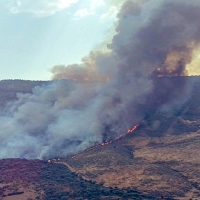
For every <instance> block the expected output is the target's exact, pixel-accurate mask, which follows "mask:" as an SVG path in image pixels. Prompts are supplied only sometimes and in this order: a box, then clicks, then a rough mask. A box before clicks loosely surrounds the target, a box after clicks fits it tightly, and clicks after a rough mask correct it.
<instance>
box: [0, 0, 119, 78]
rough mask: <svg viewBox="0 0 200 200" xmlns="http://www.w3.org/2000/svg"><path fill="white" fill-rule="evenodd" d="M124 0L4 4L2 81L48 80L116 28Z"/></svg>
mask: <svg viewBox="0 0 200 200" xmlns="http://www.w3.org/2000/svg"><path fill="white" fill-rule="evenodd" d="M121 2H122V0H115V1H114V0H42V1H41V0H9V1H8V0H0V33H1V35H0V80H3V79H25V80H49V79H50V78H51V72H50V71H51V69H52V67H53V66H55V65H68V64H73V63H79V62H81V58H82V57H84V56H86V55H87V54H88V53H89V52H90V51H91V50H92V49H95V48H98V47H99V46H100V45H101V43H102V42H103V41H105V40H106V39H108V38H109V36H110V35H111V34H112V32H113V30H114V24H115V23H116V20H117V18H116V15H117V11H118V9H119V8H120V3H121Z"/></svg>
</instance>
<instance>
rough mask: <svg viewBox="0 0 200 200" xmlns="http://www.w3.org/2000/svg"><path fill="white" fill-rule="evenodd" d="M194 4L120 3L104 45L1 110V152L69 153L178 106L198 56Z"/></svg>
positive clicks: (198, 15) (161, 0)
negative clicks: (115, 18) (173, 82)
mask: <svg viewBox="0 0 200 200" xmlns="http://www.w3.org/2000/svg"><path fill="white" fill-rule="evenodd" d="M199 10H200V2H199V1H197V0H190V1H188V0H176V1H174V0H168V1H165V0H148V1H136V0H128V1H124V4H123V5H122V7H121V9H120V10H119V13H118V15H117V17H118V21H117V23H116V28H115V30H116V32H115V34H114V36H113V38H112V40H111V41H110V42H108V44H107V50H102V51H92V52H90V53H89V55H88V56H86V57H84V58H83V59H82V63H81V64H74V65H70V66H55V67H54V68H53V69H52V73H53V79H54V81H53V82H52V84H49V85H45V86H41V87H36V88H34V89H33V92H32V93H31V94H17V98H18V100H17V101H14V102H11V103H9V104H8V105H7V106H5V108H3V109H2V110H1V112H0V137H1V141H0V152H1V153H0V158H5V157H21V158H40V159H42V158H49V157H65V156H69V155H74V154H76V153H78V152H81V151H84V150H85V149H87V148H90V147H92V146H94V145H96V144H102V143H103V144H104V145H106V142H107V141H113V140H115V138H117V137H121V136H120V134H121V133H123V132H124V130H127V129H129V128H130V127H131V126H133V125H134V124H138V123H139V122H140V121H141V120H142V119H143V118H144V117H146V116H147V115H148V114H149V113H150V112H151V111H152V110H157V111H161V112H162V111H163V110H164V111H165V110H170V109H171V110H173V109H174V108H176V109H179V108H180V107H181V105H182V104H183V103H184V102H185V101H186V100H187V98H188V96H189V94H190V86H189V85H188V83H187V81H186V79H184V78H183V79H180V77H183V76H187V75H188V72H189V71H190V66H192V65H193V64H194V62H193V61H194V60H196V57H198V53H196V52H198V49H199V46H200V37H199V33H200V21H199V19H200V12H199ZM169 77H172V78H173V77H176V78H177V77H178V78H177V80H178V81H175V84H171V82H170V79H168V78H169ZM58 79H59V80H58ZM60 79H67V80H65V81H64V80H60ZM69 79H70V80H69ZM161 80H162V81H161ZM30 113H31V114H30ZM134 130H135V129H134V128H133V129H132V130H129V131H128V132H131V131H134ZM105 141H106V142H105Z"/></svg>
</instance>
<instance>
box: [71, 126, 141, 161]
mask: <svg viewBox="0 0 200 200" xmlns="http://www.w3.org/2000/svg"><path fill="white" fill-rule="evenodd" d="M138 126H139V124H138V125H136V126H134V127H133V128H132V129H129V130H128V131H127V133H124V134H121V135H120V136H118V137H117V138H115V139H114V140H113V141H110V142H104V143H102V144H99V145H95V146H93V147H90V148H88V149H86V150H85V152H88V151H91V150H93V149H96V148H97V147H99V146H106V145H108V144H111V143H113V142H114V141H116V140H119V139H120V138H122V137H124V136H125V135H126V134H130V133H133V132H134V131H135V130H136V129H137V127H138ZM75 157H76V156H72V157H71V158H72V159H73V158H75Z"/></svg>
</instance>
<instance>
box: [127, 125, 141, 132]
mask: <svg viewBox="0 0 200 200" xmlns="http://www.w3.org/2000/svg"><path fill="white" fill-rule="evenodd" d="M138 126H139V125H136V126H134V127H133V128H132V129H129V130H128V132H127V133H132V132H134V131H135V130H136V129H137V127H138Z"/></svg>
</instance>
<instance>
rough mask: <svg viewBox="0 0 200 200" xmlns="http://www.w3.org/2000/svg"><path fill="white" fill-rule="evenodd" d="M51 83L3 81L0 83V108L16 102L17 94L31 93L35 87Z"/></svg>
mask: <svg viewBox="0 0 200 200" xmlns="http://www.w3.org/2000/svg"><path fill="white" fill-rule="evenodd" d="M49 82H50V81H29V80H2V81H0V106H4V105H5V104H6V103H7V102H8V101H13V100H16V99H17V98H16V93H18V92H21V93H31V92H32V89H33V88H34V87H35V86H41V85H44V84H48V83H49Z"/></svg>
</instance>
